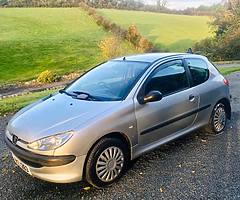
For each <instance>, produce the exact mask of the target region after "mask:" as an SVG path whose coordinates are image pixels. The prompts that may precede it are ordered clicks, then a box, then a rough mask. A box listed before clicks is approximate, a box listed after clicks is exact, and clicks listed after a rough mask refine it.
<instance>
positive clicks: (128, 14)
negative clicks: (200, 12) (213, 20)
mask: <svg viewBox="0 0 240 200" xmlns="http://www.w3.org/2000/svg"><path fill="white" fill-rule="evenodd" d="M98 12H99V13H101V14H102V15H104V16H106V17H107V18H109V19H110V20H112V21H113V22H115V23H117V24H119V25H121V26H123V27H125V28H127V27H128V26H129V25H131V24H134V25H136V26H137V27H138V29H139V31H140V32H141V34H142V35H143V36H145V37H147V38H148V39H149V40H150V41H152V42H153V43H154V44H155V46H157V47H159V48H161V49H163V50H168V51H175V52H183V51H185V50H186V49H188V48H189V47H192V46H193V45H194V43H195V42H197V41H200V40H202V39H204V38H206V37H209V36H211V35H212V33H211V32H210V30H209V27H208V22H209V20H210V18H209V17H206V16H186V15H173V14H161V13H152V12H143V11H126V10H115V9H98Z"/></svg>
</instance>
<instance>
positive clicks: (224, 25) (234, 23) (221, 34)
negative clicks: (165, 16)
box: [194, 0, 240, 60]
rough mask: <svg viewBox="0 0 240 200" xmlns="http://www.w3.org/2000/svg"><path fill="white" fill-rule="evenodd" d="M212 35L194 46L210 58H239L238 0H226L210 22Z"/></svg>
mask: <svg viewBox="0 0 240 200" xmlns="http://www.w3.org/2000/svg"><path fill="white" fill-rule="evenodd" d="M210 26H211V27H212V29H213V30H214V37H212V38H207V39H205V40H203V41H201V42H199V43H197V44H196V45H195V47H194V49H195V51H196V52H197V53H200V54H204V55H206V56H208V57H209V58H210V59H212V60H240V0H227V1H226V3H225V5H224V7H223V8H222V9H220V10H219V11H218V12H216V13H215V16H214V18H213V20H212V22H211V25H210Z"/></svg>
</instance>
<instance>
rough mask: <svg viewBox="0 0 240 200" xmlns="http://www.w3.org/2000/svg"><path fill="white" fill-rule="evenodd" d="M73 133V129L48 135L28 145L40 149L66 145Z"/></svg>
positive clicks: (47, 149) (45, 149) (51, 148)
mask: <svg viewBox="0 0 240 200" xmlns="http://www.w3.org/2000/svg"><path fill="white" fill-rule="evenodd" d="M72 135H73V132H72V131H69V132H64V133H61V134H57V135H53V136H50V137H46V138H43V139H40V140H37V141H35V142H32V143H31V144H29V145H28V147H29V148H30V149H33V150H39V151H50V150H54V149H57V148H58V147H60V146H62V145H64V144H65V143H66V142H67V141H68V140H69V139H70V138H71V137H72Z"/></svg>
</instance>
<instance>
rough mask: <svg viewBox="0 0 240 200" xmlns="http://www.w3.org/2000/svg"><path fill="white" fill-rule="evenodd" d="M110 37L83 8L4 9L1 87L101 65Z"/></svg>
mask: <svg viewBox="0 0 240 200" xmlns="http://www.w3.org/2000/svg"><path fill="white" fill-rule="evenodd" d="M106 35H107V33H106V32H105V31H104V30H103V29H102V28H101V27H99V26H97V25H96V23H95V22H94V21H93V20H92V19H91V18H90V17H89V16H88V15H87V14H86V13H85V12H84V11H82V10H80V9H79V8H7V9H4V8H2V9H0V85H2V84H4V83H11V82H15V81H25V80H29V79H32V78H35V77H36V76H37V75H38V74H39V73H40V72H42V71H44V70H45V69H51V70H55V71H57V73H59V74H64V73H66V72H72V71H75V70H82V69H86V68H87V67H89V66H91V65H94V64H96V63H98V62H99V61H100V60H101V58H100V52H99V49H98V47H97V44H98V42H99V40H101V39H102V38H103V37H105V36H106Z"/></svg>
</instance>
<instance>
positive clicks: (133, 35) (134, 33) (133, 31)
mask: <svg viewBox="0 0 240 200" xmlns="http://www.w3.org/2000/svg"><path fill="white" fill-rule="evenodd" d="M140 37H141V36H140V34H139V32H138V29H137V27H136V26H135V25H131V26H129V27H128V31H127V39H128V41H129V42H131V43H132V44H133V45H134V46H135V47H136V46H138V43H139V40H140Z"/></svg>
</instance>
